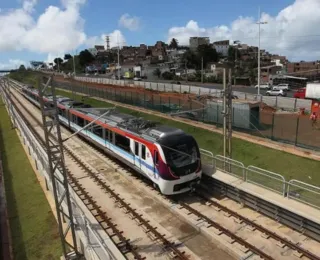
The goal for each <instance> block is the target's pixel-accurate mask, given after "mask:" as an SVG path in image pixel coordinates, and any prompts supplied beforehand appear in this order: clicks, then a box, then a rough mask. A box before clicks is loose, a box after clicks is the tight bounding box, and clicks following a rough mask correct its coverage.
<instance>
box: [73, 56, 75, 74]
mask: <svg viewBox="0 0 320 260" xmlns="http://www.w3.org/2000/svg"><path fill="white" fill-rule="evenodd" d="M75 75H76V63H75V54H73V76H75Z"/></svg>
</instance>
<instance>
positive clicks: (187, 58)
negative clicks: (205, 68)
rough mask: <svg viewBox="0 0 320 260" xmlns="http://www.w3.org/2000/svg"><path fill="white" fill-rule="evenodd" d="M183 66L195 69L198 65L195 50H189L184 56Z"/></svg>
mask: <svg viewBox="0 0 320 260" xmlns="http://www.w3.org/2000/svg"><path fill="white" fill-rule="evenodd" d="M182 62H183V68H184V69H185V67H187V68H188V69H195V68H197V67H198V65H199V64H198V59H197V56H196V54H195V53H194V52H192V51H191V50H187V51H186V52H185V53H184V54H183V56H182Z"/></svg>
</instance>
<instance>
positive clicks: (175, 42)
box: [169, 38, 178, 49]
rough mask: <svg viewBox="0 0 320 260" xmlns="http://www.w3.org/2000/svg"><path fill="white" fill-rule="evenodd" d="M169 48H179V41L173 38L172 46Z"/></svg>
mask: <svg viewBox="0 0 320 260" xmlns="http://www.w3.org/2000/svg"><path fill="white" fill-rule="evenodd" d="M169 47H170V48H171V49H177V48H178V40H177V39H175V38H172V40H171V42H170V44H169Z"/></svg>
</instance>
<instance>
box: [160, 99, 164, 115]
mask: <svg viewBox="0 0 320 260" xmlns="http://www.w3.org/2000/svg"><path fill="white" fill-rule="evenodd" d="M160 108H161V112H162V113H163V107H162V100H161V96H160Z"/></svg>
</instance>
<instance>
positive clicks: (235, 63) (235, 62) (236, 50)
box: [233, 49, 238, 86]
mask: <svg viewBox="0 0 320 260" xmlns="http://www.w3.org/2000/svg"><path fill="white" fill-rule="evenodd" d="M235 52H236V53H235V61H234V72H236V66H237V58H238V57H237V55H238V49H235ZM233 85H234V86H236V73H234V83H233Z"/></svg>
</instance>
